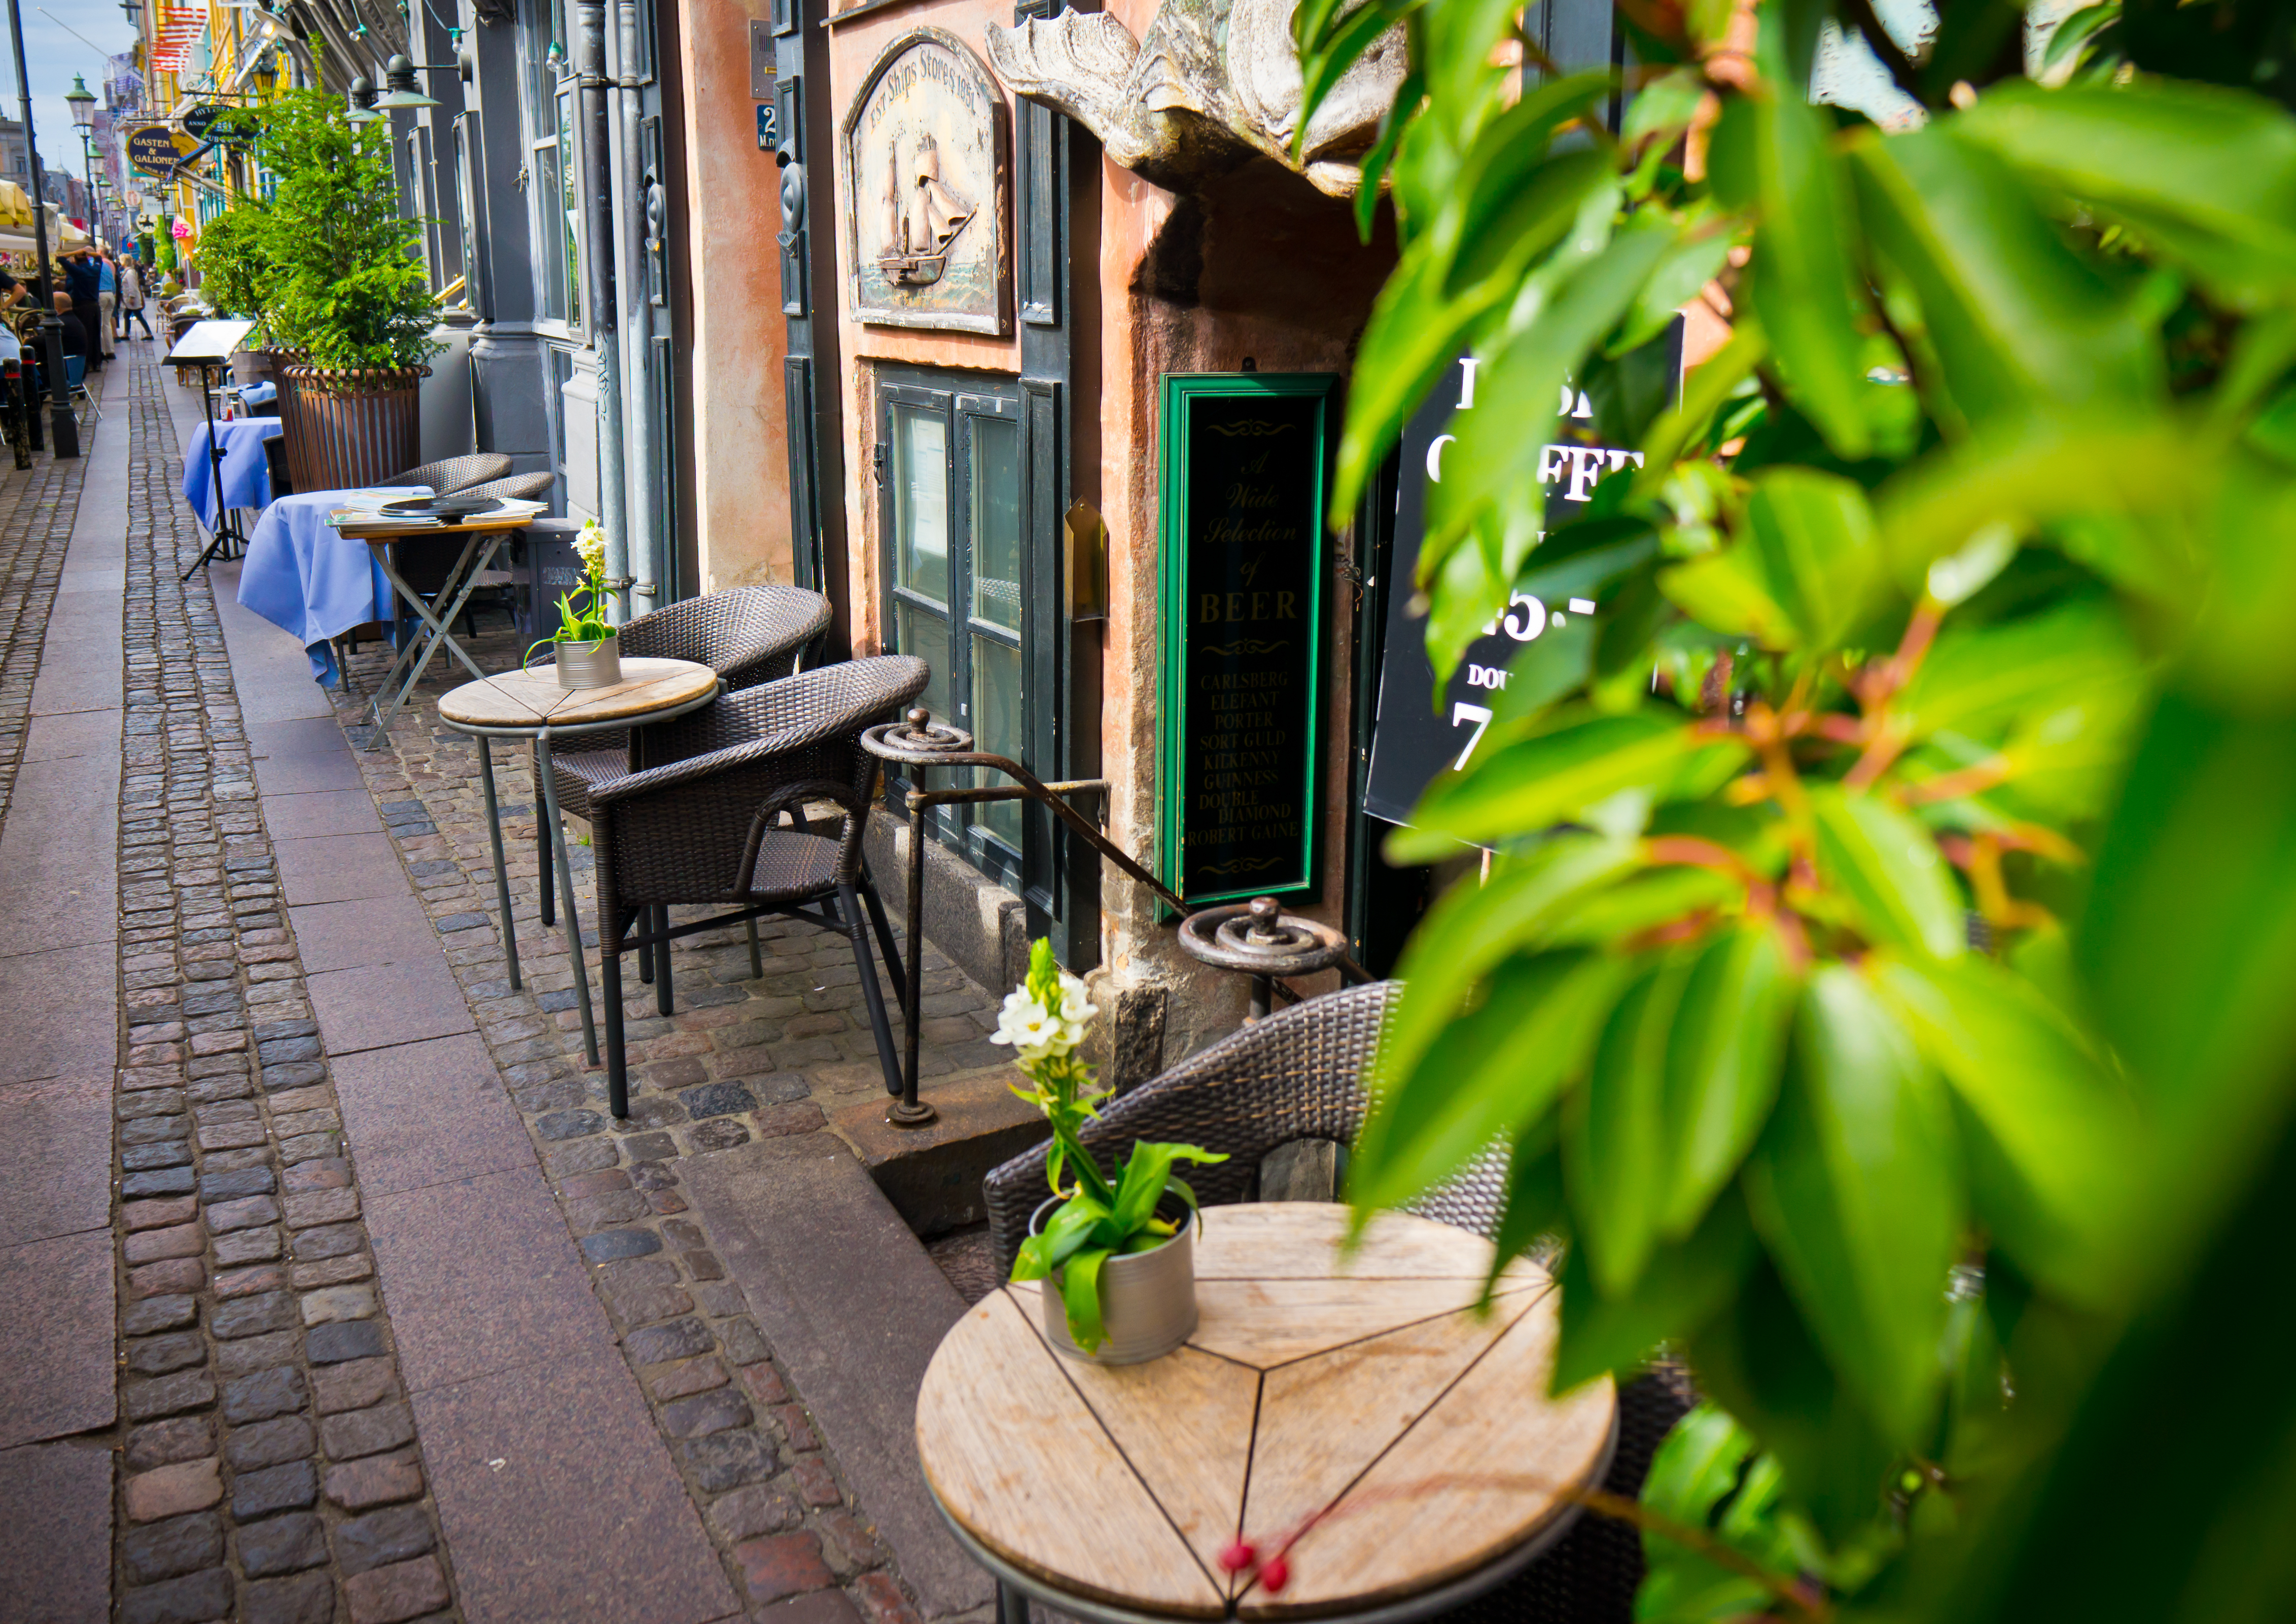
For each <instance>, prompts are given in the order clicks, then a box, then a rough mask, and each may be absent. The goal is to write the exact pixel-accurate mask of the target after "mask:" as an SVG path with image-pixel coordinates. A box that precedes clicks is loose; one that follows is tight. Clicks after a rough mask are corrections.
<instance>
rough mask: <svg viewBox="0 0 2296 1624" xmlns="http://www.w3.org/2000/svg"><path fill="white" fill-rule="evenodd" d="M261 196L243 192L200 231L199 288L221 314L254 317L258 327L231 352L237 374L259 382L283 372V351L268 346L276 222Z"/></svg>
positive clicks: (243, 379)
mask: <svg viewBox="0 0 2296 1624" xmlns="http://www.w3.org/2000/svg"><path fill="white" fill-rule="evenodd" d="M270 228H271V222H270V221H269V219H268V218H266V204H265V203H264V202H263V201H262V200H261V199H259V198H255V197H250V196H242V197H238V198H235V199H234V200H233V201H232V205H231V207H230V208H228V209H225V210H224V211H223V212H222V213H221V214H219V215H217V217H215V218H214V219H212V220H209V222H208V224H207V229H206V230H204V231H202V232H201V234H200V252H199V264H200V294H201V298H203V299H206V301H207V303H208V304H209V307H210V308H212V309H213V310H214V311H215V313H216V314H217V316H240V317H242V318H249V317H251V318H252V319H253V320H254V321H255V323H256V327H255V331H254V332H251V333H250V334H249V335H248V337H247V340H246V342H245V344H244V345H243V347H242V348H241V349H238V350H236V351H234V353H233V355H232V357H231V365H232V375H233V377H234V379H235V380H236V381H238V382H240V383H242V384H246V383H256V382H260V381H264V380H266V379H275V378H276V377H277V375H278V363H279V359H280V357H279V352H277V351H275V350H274V349H270V348H268V347H267V340H266V333H267V318H268V316H269V309H268V305H269V292H270V289H271V287H272V285H273V283H274V281H275V272H274V269H273V267H272V265H271V262H270V256H269V253H268V251H267V248H268V242H267V237H268V233H269V231H270Z"/></svg>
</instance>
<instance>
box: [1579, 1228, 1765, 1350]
mask: <svg viewBox="0 0 2296 1624" xmlns="http://www.w3.org/2000/svg"><path fill="white" fill-rule="evenodd" d="M1758 1251H1759V1248H1758V1246H1757V1243H1756V1242H1755V1239H1754V1230H1753V1226H1752V1225H1751V1223H1750V1222H1749V1221H1748V1220H1747V1218H1746V1203H1745V1202H1743V1201H1741V1200H1740V1199H1739V1198H1738V1196H1737V1194H1736V1193H1735V1192H1734V1191H1733V1192H1732V1193H1729V1194H1726V1195H1725V1196H1724V1197H1723V1199H1722V1200H1720V1201H1718V1202H1716V1203H1715V1204H1714V1206H1713V1209H1712V1210H1710V1212H1709V1213H1708V1214H1707V1216H1706V1221H1705V1222H1704V1223H1702V1224H1701V1225H1700V1226H1698V1228H1697V1230H1696V1231H1695V1232H1694V1233H1693V1234H1692V1235H1691V1236H1690V1238H1689V1239H1688V1240H1686V1241H1683V1242H1680V1243H1674V1244H1669V1245H1662V1246H1661V1247H1659V1248H1658V1249H1657V1251H1654V1252H1653V1253H1652V1255H1651V1259H1650V1262H1649V1264H1648V1265H1647V1266H1646V1267H1644V1270H1643V1272H1642V1275H1641V1277H1640V1278H1639V1279H1637V1280H1636V1282H1635V1284H1634V1285H1633V1286H1632V1287H1631V1288H1630V1289H1629V1290H1628V1292H1626V1293H1625V1294H1624V1295H1622V1296H1620V1297H1615V1298H1612V1297H1605V1296H1604V1295H1603V1293H1602V1292H1600V1291H1598V1290H1597V1289H1596V1288H1595V1282H1594V1278H1593V1276H1592V1275H1590V1274H1589V1273H1588V1272H1587V1261H1586V1252H1585V1248H1583V1247H1579V1246H1571V1247H1568V1248H1566V1249H1565V1251H1564V1252H1563V1259H1562V1331H1561V1335H1560V1340H1559V1341H1557V1342H1556V1344H1555V1350H1554V1378H1553V1383H1552V1385H1553V1390H1554V1391H1555V1392H1558V1393H1562V1392H1568V1391H1569V1390H1570V1389H1572V1388H1574V1387H1577V1386H1579V1384H1580V1383H1581V1382H1590V1381H1592V1380H1594V1379H1595V1377H1596V1376H1599V1375H1603V1374H1614V1375H1617V1376H1619V1377H1620V1379H1622V1380H1623V1379H1625V1378H1626V1377H1628V1376H1629V1375H1630V1374H1632V1373H1633V1372H1634V1371H1636V1370H1637V1369H1639V1368H1640V1367H1641V1366H1644V1364H1646V1363H1648V1362H1649V1359H1650V1356H1651V1353H1652V1350H1653V1349H1656V1348H1657V1347H1658V1346H1659V1344H1660V1343H1661V1342H1667V1341H1681V1340H1683V1339H1685V1338H1686V1337H1689V1336H1690V1335H1692V1334H1693V1333H1695V1332H1697V1331H1698V1330H1700V1329H1702V1327H1703V1326H1704V1325H1706V1323H1707V1322H1708V1321H1709V1320H1710V1319H1711V1318H1712V1317H1713V1316H1715V1315H1716V1314H1718V1313H1719V1312H1720V1311H1721V1308H1722V1306H1723V1304H1724V1303H1726V1302H1727V1301H1728V1300H1729V1298H1730V1294H1731V1293H1732V1292H1734V1291H1736V1290H1737V1288H1738V1284H1739V1282H1740V1281H1741V1280H1743V1278H1744V1277H1745V1275H1746V1271H1747V1269H1748V1268H1749V1267H1751V1265H1752V1263H1753V1261H1754V1259H1755V1257H1756V1255H1757V1252H1758Z"/></svg>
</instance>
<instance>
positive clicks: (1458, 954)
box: [1375, 834, 1635, 1079]
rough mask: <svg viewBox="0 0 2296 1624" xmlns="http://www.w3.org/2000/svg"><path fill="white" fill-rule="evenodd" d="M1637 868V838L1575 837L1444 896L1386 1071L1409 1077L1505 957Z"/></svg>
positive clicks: (1426, 925)
mask: <svg viewBox="0 0 2296 1624" xmlns="http://www.w3.org/2000/svg"><path fill="white" fill-rule="evenodd" d="M1634 866H1635V849H1634V845H1633V843H1632V842H1631V841H1613V840H1610V839H1607V838H1604V837H1601V836H1595V835H1584V834H1574V835H1567V836H1564V837H1562V838H1561V839H1558V840H1553V841H1546V843H1545V844H1543V845H1541V846H1540V847H1538V849H1536V850H1534V851H1531V852H1529V853H1528V854H1526V855H1524V856H1521V857H1503V858H1501V859H1499V860H1498V861H1497V862H1496V863H1495V864H1494V865H1492V868H1491V874H1490V878H1489V879H1488V880H1487V881H1485V882H1483V883H1482V884H1480V885H1456V886H1453V887H1452V888H1451V889H1450V890H1447V891H1446V892H1445V893H1444V894H1443V895H1442V896H1441V897H1440V898H1438V899H1437V901H1436V904H1435V906H1433V907H1431V908H1430V909H1429V910H1428V911H1427V916H1426V917H1425V918H1424V919H1423V920H1422V921H1421V922H1420V928H1419V929H1418V930H1417V931H1414V932H1413V933H1412V937H1411V941H1410V943H1409V945H1408V946H1406V947H1405V948H1404V952H1403V959H1402V962H1401V963H1400V964H1398V965H1397V966H1396V972H1395V975H1396V980H1399V981H1401V982H1402V983H1403V997H1402V1000H1401V1001H1400V1002H1399V1003H1398V1004H1397V1005H1396V1006H1395V1007H1394V1009H1393V1010H1392V1011H1390V1013H1389V1015H1388V1018H1387V1024H1386V1025H1385V1026H1384V1027H1383V1028H1382V1029H1381V1031H1380V1044H1379V1057H1378V1062H1377V1065H1376V1068H1375V1072H1376V1075H1377V1076H1378V1077H1379V1078H1382V1079H1399V1078H1403V1077H1406V1076H1408V1075H1409V1074H1410V1073H1411V1072H1412V1071H1413V1070H1415V1069H1416V1068H1417V1066H1418V1064H1419V1061H1420V1057H1421V1056H1422V1055H1423V1054H1426V1052H1427V1049H1428V1046H1430V1045H1431V1044H1432V1043H1433V1042H1434V1041H1435V1039H1436V1038H1437V1036H1438V1035H1439V1033H1441V1032H1442V1030H1443V1029H1444V1028H1445V1027H1446V1026H1447V1024H1448V1023H1449V1022H1450V1021H1452V1020H1453V1019H1454V1018H1455V1017H1456V1016H1457V1015H1458V1014H1459V1013H1460V1011H1461V1009H1462V1008H1463V1006H1464V1005H1465V1004H1466V1002H1467V998H1468V995H1469V993H1470V992H1472V990H1473V989H1474V988H1475V987H1476V986H1477V984H1478V983H1480V981H1481V980H1483V978H1484V977H1485V976H1487V975H1488V974H1489V973H1490V972H1491V971H1492V970H1493V969H1495V968H1496V967H1497V965H1498V964H1500V962H1501V961H1503V960H1505V959H1507V958H1509V957H1511V956H1513V955H1515V954H1517V953H1525V954H1528V953H1531V952H1535V951H1536V950H1538V948H1539V947H1543V946H1545V945H1546V942H1547V939H1548V938H1549V935H1550V933H1551V932H1552V931H1553V930H1554V926H1555V925H1556V924H1557V923H1560V922H1561V921H1562V920H1564V919H1567V918H1568V917H1569V916H1570V913H1571V912H1572V910H1573V909H1574V908H1575V906H1577V904H1578V903H1579V899H1580V898H1584V897H1586V896H1587V895H1588V894H1589V893H1591V892H1593V891H1596V890H1601V889H1602V888H1603V887H1604V886H1607V885H1608V884H1609V883H1610V882H1611V881H1612V880H1614V879H1616V878H1617V877H1618V876H1619V875H1620V874H1626V873H1628V872H1629V871H1630V870H1632V869H1633V867H1634Z"/></svg>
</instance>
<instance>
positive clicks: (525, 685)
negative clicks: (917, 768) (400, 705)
mask: <svg viewBox="0 0 2296 1624" xmlns="http://www.w3.org/2000/svg"><path fill="white" fill-rule="evenodd" d="M455 652H457V653H460V652H462V651H461V650H459V649H457V650H456V651H455ZM463 663H464V664H466V665H467V664H469V663H470V662H469V661H468V660H465V661H464V662H463ZM409 686H412V684H411V683H410V684H409ZM725 686H726V685H725V681H724V679H723V678H721V677H719V676H718V675H717V672H716V671H714V670H712V669H711V668H709V667H708V666H706V665H702V664H701V663H700V662H698V661H696V660H645V659H638V658H635V657H633V658H631V659H627V660H623V661H622V680H621V681H620V682H619V683H616V684H614V685H612V686H611V687H607V688H568V687H562V686H561V685H559V682H558V677H557V675H556V673H554V672H552V671H547V670H544V671H534V672H528V671H506V672H504V673H503V674H502V675H501V676H499V677H480V680H479V681H477V682H469V683H464V684H463V685H462V686H461V687H459V688H455V689H452V690H450V691H449V692H448V693H447V694H446V695H445V696H444V697H443V698H441V699H440V700H439V720H440V721H441V722H444V723H445V724H446V725H447V726H449V727H451V728H453V729H454V730H455V732H456V733H461V734H470V735H471V737H473V738H475V739H477V740H478V742H479V782H480V785H481V786H482V787H483V788H484V790H485V791H486V798H487V834H488V838H489V839H490V840H492V841H493V842H494V859H495V896H496V900H497V901H498V902H499V903H500V904H501V905H502V933H503V953H504V956H505V957H506V958H507V959H508V960H509V962H510V984H511V986H512V988H513V989H515V988H519V987H521V986H522V985H523V984H524V983H523V981H522V980H521V976H520V973H519V967H518V930H517V927H516V926H515V925H514V924H513V923H512V920H511V911H510V872H509V870H508V869H507V868H506V867H505V866H504V862H503V837H502V815H501V812H500V809H499V806H498V803H497V802H496V800H495V759H494V744H493V741H495V740H496V739H531V740H532V741H533V742H534V778H535V786H534V787H535V790H536V792H537V797H538V799H539V800H540V801H541V803H542V804H541V805H540V807H538V808H537V812H538V813H539V815H540V816H541V817H542V818H543V820H544V822H545V825H546V826H547V828H548V830H549V833H550V855H551V858H552V864H553V866H554V867H555V868H556V869H557V871H558V887H559V897H560V906H562V909H563V910H564V912H565V915H566V951H567V954H568V956H570V957H571V958H572V959H573V961H574V991H575V997H576V998H577V1000H578V1003H579V1005H580V1008H581V1011H582V1048H583V1053H584V1054H585V1055H586V1057H587V1058H588V1060H589V1062H590V1063H591V1064H592V1065H596V1064H597V1063H598V1023H597V1016H596V1015H595V1013H593V1011H592V1009H591V1007H590V974H589V971H588V968H587V967H586V965H585V964H583V962H582V915H581V910H580V909H578V908H577V907H576V906H574V871H573V869H572V868H570V867H569V866H568V865H567V862H566V830H565V827H564V825H562V824H561V823H560V822H559V819H558V775H557V774H556V773H554V772H553V771H552V770H551V766H550V744H551V741H552V740H553V738H556V739H564V738H568V737H578V736H580V735H581V734H594V733H613V732H619V731H621V730H622V729H625V728H635V727H643V726H645V725H646V724H647V723H649V722H667V721H668V720H669V719H670V718H672V717H680V716H684V715H685V713H686V712H687V711H689V710H698V709H701V707H702V706H704V705H706V704H708V703H709V701H712V700H714V699H716V698H717V695H718V693H720V692H722V691H723V690H724V688H725ZM598 950H599V951H600V952H602V953H610V952H611V951H612V948H611V947H609V946H607V945H606V944H605V943H603V942H601V943H600V944H599V945H598ZM665 973H667V972H665Z"/></svg>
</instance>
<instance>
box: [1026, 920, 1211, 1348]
mask: <svg viewBox="0 0 2296 1624" xmlns="http://www.w3.org/2000/svg"><path fill="white" fill-rule="evenodd" d="M1098 1013H1100V1012H1099V1010H1098V1009H1097V1008H1095V1006H1094V1005H1093V1004H1092V1003H1091V1001H1090V999H1089V998H1088V997H1087V994H1086V992H1085V985H1084V982H1083V981H1082V980H1079V979H1078V977H1076V976H1074V975H1071V974H1070V973H1069V972H1067V971H1065V970H1062V968H1061V967H1060V964H1059V963H1058V961H1056V960H1055V959H1054V957H1053V949H1052V944H1051V943H1050V942H1048V941H1046V940H1043V939H1039V940H1037V942H1035V943H1034V944H1032V945H1031V947H1030V948H1029V975H1028V979H1027V980H1025V981H1023V982H1022V983H1021V986H1020V987H1019V988H1017V989H1015V990H1014V991H1013V992H1011V993H1009V994H1007V995H1006V996H1005V1005H1004V1008H1003V1009H1002V1010H1001V1011H999V1012H998V1014H997V1017H996V1032H995V1033H994V1034H993V1035H992V1036H991V1037H990V1038H989V1041H990V1042H991V1043H1001V1044H1007V1045H1010V1046H1012V1047H1013V1050H1014V1051H1015V1052H1016V1054H1017V1057H1018V1062H1019V1065H1020V1068H1021V1075H1022V1076H1024V1077H1026V1078H1027V1079H1029V1087H1026V1088H1015V1089H1013V1093H1014V1094H1016V1095H1020V1096H1021V1098H1022V1099H1024V1100H1027V1101H1028V1102H1029V1103H1031V1104H1033V1105H1035V1106H1036V1107H1037V1109H1038V1110H1039V1111H1043V1112H1044V1113H1045V1120H1046V1122H1048V1123H1050V1124H1051V1125H1052V1129H1053V1144H1052V1150H1051V1152H1050V1155H1049V1157H1048V1159H1047V1160H1046V1164H1045V1173H1046V1179H1047V1181H1048V1182H1049V1183H1050V1184H1051V1185H1052V1190H1053V1193H1052V1198H1051V1199H1050V1200H1048V1201H1047V1202H1045V1204H1044V1205H1043V1206H1041V1207H1039V1208H1038V1209H1037V1216H1036V1219H1035V1221H1034V1222H1033V1223H1032V1224H1031V1225H1030V1230H1031V1233H1030V1234H1029V1238H1028V1239H1027V1240H1026V1241H1024V1242H1022V1243H1021V1251H1020V1256H1019V1258H1018V1259H1016V1260H1015V1261H1014V1263H1013V1279H1015V1280H1048V1281H1050V1282H1052V1283H1053V1285H1054V1288H1055V1289H1054V1290H1052V1291H1047V1292H1046V1293H1045V1294H1044V1303H1045V1334H1046V1338H1047V1339H1048V1340H1049V1341H1051V1342H1052V1344H1053V1346H1054V1349H1057V1350H1059V1351H1061V1352H1062V1353H1070V1354H1074V1355H1076V1356H1078V1357H1084V1358H1088V1359H1092V1360H1095V1361H1096V1362H1098V1363H1100V1364H1103V1365H1132V1364H1138V1363H1140V1362H1142V1361H1144V1360H1147V1359H1152V1358H1155V1357H1159V1356H1160V1355H1162V1354H1166V1353H1169V1352H1170V1351H1171V1350H1172V1349H1175V1348H1177V1347H1178V1346H1179V1345H1180V1344H1181V1343H1182V1342H1183V1341H1186V1340H1187V1337H1188V1333H1190V1332H1192V1331H1193V1330H1194V1329H1195V1328H1196V1280H1195V1267H1194V1246H1193V1242H1194V1231H1195V1226H1196V1216H1197V1209H1196V1195H1195V1192H1194V1191H1193V1190H1191V1189H1190V1188H1189V1187H1188V1185H1187V1183H1186V1181H1185V1179H1183V1178H1181V1177H1179V1176H1178V1175H1177V1173H1175V1172H1174V1171H1173V1170H1172V1169H1173V1165H1174V1164H1175V1163H1176V1162H1182V1161H1193V1162H1212V1161H1226V1160H1227V1158H1226V1156H1224V1155H1219V1154H1217V1153H1215V1152H1211V1151H1207V1150H1203V1149H1201V1148H1200V1147H1199V1146H1196V1145H1193V1144H1150V1143H1149V1142H1148V1141H1146V1140H1141V1141H1139V1142H1138V1143H1136V1144H1134V1145H1133V1147H1132V1154H1131V1156H1130V1157H1129V1158H1128V1160H1127V1161H1126V1162H1125V1164H1124V1167H1123V1169H1122V1170H1121V1171H1120V1172H1119V1174H1118V1175H1117V1177H1115V1178H1113V1179H1111V1178H1110V1177H1108V1176H1107V1175H1106V1174H1104V1173H1103V1172H1102V1171H1101V1169H1100V1164H1099V1162H1097V1161H1095V1160H1094V1158H1093V1154H1092V1152H1090V1151H1089V1150H1087V1149H1086V1148H1085V1146H1084V1144H1083V1141H1082V1140H1081V1139H1080V1138H1078V1133H1079V1131H1080V1130H1081V1129H1082V1128H1083V1127H1084V1125H1085V1124H1086V1123H1087V1122H1088V1121H1090V1120H1092V1119H1093V1118H1094V1117H1095V1116H1097V1115H1099V1114H1100V1102H1101V1101H1103V1100H1104V1099H1106V1098H1107V1097H1108V1095H1109V1092H1110V1091H1109V1090H1107V1089H1105V1088H1102V1087H1096V1086H1095V1083H1094V1081H1093V1070H1092V1067H1091V1066H1090V1065H1088V1064H1087V1063H1086V1062H1084V1061H1083V1060H1081V1059H1079V1058H1078V1055H1077V1053H1076V1051H1077V1047H1078V1045H1079V1044H1081V1043H1082V1042H1083V1041H1084V1036H1085V1023H1086V1022H1087V1021H1090V1020H1091V1019H1092V1018H1093V1016H1095V1015H1096V1014H1098Z"/></svg>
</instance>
